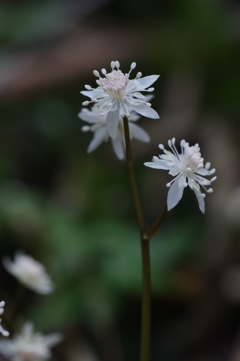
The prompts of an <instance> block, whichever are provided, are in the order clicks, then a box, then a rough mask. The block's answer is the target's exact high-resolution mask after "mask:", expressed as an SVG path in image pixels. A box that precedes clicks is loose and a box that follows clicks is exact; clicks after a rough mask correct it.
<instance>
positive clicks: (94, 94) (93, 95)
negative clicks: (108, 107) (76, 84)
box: [80, 89, 108, 99]
mask: <svg viewBox="0 0 240 361" xmlns="http://www.w3.org/2000/svg"><path fill="white" fill-rule="evenodd" d="M80 93H81V94H83V95H85V96H86V97H89V98H91V99H92V98H98V97H99V96H101V97H104V95H105V94H106V95H108V94H107V93H104V92H103V91H100V90H98V89H95V90H83V91H81V92H80Z"/></svg>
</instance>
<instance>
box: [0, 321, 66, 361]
mask: <svg viewBox="0 0 240 361" xmlns="http://www.w3.org/2000/svg"><path fill="white" fill-rule="evenodd" d="M61 340H62V335H61V334H58V333H52V334H49V335H46V336H43V335H42V334H41V333H39V332H38V333H34V329H33V324H32V323H31V322H26V323H25V324H24V325H23V327H22V330H21V333H20V334H18V335H16V336H15V337H14V338H13V339H12V340H7V341H6V340H4V341H0V352H1V353H2V354H3V355H4V356H6V357H8V358H9V359H10V360H11V361H42V360H45V359H48V358H49V357H50V356H51V351H50V348H51V347H53V346H55V345H56V344H58V343H59V342H60V341H61Z"/></svg>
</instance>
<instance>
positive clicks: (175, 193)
mask: <svg viewBox="0 0 240 361" xmlns="http://www.w3.org/2000/svg"><path fill="white" fill-rule="evenodd" d="M183 190H184V186H182V187H179V184H178V179H176V180H175V181H174V182H173V184H172V185H171V187H170V189H169V191H168V195H167V208H168V211H170V209H172V208H174V207H175V206H176V205H177V204H178V202H179V201H180V200H181V199H182V196H183Z"/></svg>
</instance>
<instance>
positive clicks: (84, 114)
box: [78, 109, 106, 123]
mask: <svg viewBox="0 0 240 361" xmlns="http://www.w3.org/2000/svg"><path fill="white" fill-rule="evenodd" d="M78 117H79V118H80V119H82V120H84V121H85V122H88V123H97V122H99V123H101V122H102V123H104V122H106V116H104V115H99V114H97V113H96V112H93V111H90V110H87V109H82V110H81V111H80V113H78Z"/></svg>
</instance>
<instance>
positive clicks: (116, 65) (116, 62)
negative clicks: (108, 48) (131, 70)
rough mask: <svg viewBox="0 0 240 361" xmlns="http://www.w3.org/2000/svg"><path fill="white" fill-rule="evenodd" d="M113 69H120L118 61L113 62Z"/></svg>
mask: <svg viewBox="0 0 240 361" xmlns="http://www.w3.org/2000/svg"><path fill="white" fill-rule="evenodd" d="M115 67H116V68H117V69H119V68H120V63H119V61H115Z"/></svg>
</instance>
